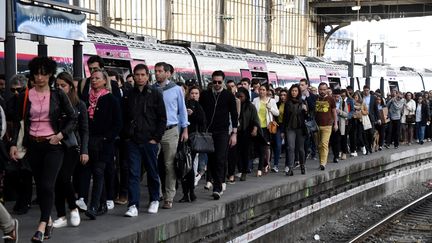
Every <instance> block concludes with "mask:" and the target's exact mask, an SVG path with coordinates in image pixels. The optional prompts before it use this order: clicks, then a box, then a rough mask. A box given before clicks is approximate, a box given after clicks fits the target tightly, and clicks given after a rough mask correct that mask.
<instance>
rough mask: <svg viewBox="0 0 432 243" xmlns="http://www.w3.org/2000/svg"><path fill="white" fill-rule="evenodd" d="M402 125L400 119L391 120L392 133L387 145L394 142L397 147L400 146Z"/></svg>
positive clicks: (389, 135) (390, 129)
mask: <svg viewBox="0 0 432 243" xmlns="http://www.w3.org/2000/svg"><path fill="white" fill-rule="evenodd" d="M400 126H401V123H400V120H391V122H390V128H389V131H390V133H389V134H388V138H389V140H387V142H388V144H387V145H390V144H391V143H393V144H394V146H395V147H399V137H400Z"/></svg>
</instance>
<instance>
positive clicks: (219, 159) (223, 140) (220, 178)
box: [208, 131, 229, 192]
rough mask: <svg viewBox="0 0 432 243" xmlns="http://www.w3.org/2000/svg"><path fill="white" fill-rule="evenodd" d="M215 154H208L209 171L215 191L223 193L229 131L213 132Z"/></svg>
mask: <svg viewBox="0 0 432 243" xmlns="http://www.w3.org/2000/svg"><path fill="white" fill-rule="evenodd" d="M213 142H214V145H215V152H214V153H209V154H208V170H209V172H210V174H211V178H212V179H213V183H214V184H213V185H214V186H213V191H214V192H221V191H222V183H223V182H224V181H225V178H224V176H225V168H226V164H227V155H228V142H229V134H228V131H222V132H213Z"/></svg>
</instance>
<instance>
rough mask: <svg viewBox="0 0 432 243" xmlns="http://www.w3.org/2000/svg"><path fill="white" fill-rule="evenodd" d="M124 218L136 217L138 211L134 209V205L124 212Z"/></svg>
mask: <svg viewBox="0 0 432 243" xmlns="http://www.w3.org/2000/svg"><path fill="white" fill-rule="evenodd" d="M124 216H126V217H136V216H138V209H137V208H136V206H135V205H132V206H130V207H129V208H128V210H127V211H126V213H125V214H124Z"/></svg>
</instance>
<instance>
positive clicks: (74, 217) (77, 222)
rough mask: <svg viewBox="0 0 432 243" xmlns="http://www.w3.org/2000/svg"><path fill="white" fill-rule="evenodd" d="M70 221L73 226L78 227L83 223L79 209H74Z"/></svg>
mask: <svg viewBox="0 0 432 243" xmlns="http://www.w3.org/2000/svg"><path fill="white" fill-rule="evenodd" d="M70 223H71V225H72V226H74V227H77V226H78V225H80V223H81V218H80V215H79V211H78V209H74V210H72V211H71V213H70Z"/></svg>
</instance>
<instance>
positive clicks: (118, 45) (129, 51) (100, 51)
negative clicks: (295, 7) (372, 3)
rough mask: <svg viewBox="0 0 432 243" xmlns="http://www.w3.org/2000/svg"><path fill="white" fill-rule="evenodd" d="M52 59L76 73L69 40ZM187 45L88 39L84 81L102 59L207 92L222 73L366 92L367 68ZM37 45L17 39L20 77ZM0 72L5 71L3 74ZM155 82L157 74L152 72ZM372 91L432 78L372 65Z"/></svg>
mask: <svg viewBox="0 0 432 243" xmlns="http://www.w3.org/2000/svg"><path fill="white" fill-rule="evenodd" d="M45 42H46V44H47V45H48V56H50V57H53V58H54V59H55V60H56V61H57V62H58V63H59V68H60V69H61V70H66V71H71V70H72V62H73V59H72V54H73V53H72V45H73V42H72V41H69V40H62V39H55V38H49V37H46V40H45ZM188 43H189V42H185V41H176V40H174V41H163V42H159V43H158V42H155V41H153V42H146V41H141V40H134V39H130V38H125V37H118V36H112V35H108V34H100V33H89V34H88V41H86V42H83V43H82V44H83V65H84V76H87V77H88V76H89V70H88V68H87V65H86V61H87V60H88V58H90V56H93V55H99V56H101V57H102V58H103V59H104V61H105V68H106V69H108V70H114V71H116V72H118V73H119V74H121V75H123V76H124V77H126V76H127V75H128V74H130V73H131V72H132V70H133V68H134V67H135V65H137V64H138V63H144V64H146V65H147V66H148V67H149V68H150V70H153V67H154V65H155V64H156V63H158V62H167V63H170V64H171V65H173V66H174V68H175V75H174V77H173V78H174V79H175V80H176V81H183V82H195V83H197V84H199V85H200V86H201V87H206V86H207V84H208V83H209V82H210V81H211V74H212V72H213V71H214V70H222V71H224V72H225V74H226V80H234V81H236V82H238V81H240V79H242V78H244V77H247V78H250V79H259V80H260V81H262V82H268V83H269V84H271V85H272V86H273V87H286V88H289V87H290V86H291V85H292V84H294V83H298V81H299V80H300V79H302V78H306V79H307V80H308V81H309V83H310V84H311V85H312V86H318V84H319V83H321V82H326V83H328V84H329V86H330V87H332V88H334V87H340V88H345V87H346V86H348V85H350V80H353V81H354V89H362V87H363V85H365V83H366V78H365V75H364V73H365V71H364V70H365V66H364V65H361V64H355V65H354V71H353V74H352V77H350V76H349V72H348V64H347V63H333V62H327V61H325V60H322V59H320V58H317V57H303V56H283V55H277V54H274V53H267V52H259V51H253V50H246V49H242V48H235V47H230V46H227V45H224V46H222V47H225V50H224V51H221V50H216V46H217V44H214V43H213V44H208V43H201V44H199V45H196V44H195V45H190V43H189V44H188ZM37 45H38V43H37V42H33V41H30V40H25V39H20V38H17V44H16V46H17V64H18V67H17V68H18V72H26V71H27V63H28V61H29V60H31V59H32V58H33V57H34V56H36V55H37V49H38V48H37ZM3 65H4V47H3V45H2V44H0V67H3ZM0 71H1V69H0ZM152 76H153V80H154V74H153V72H152ZM370 88H371V90H376V89H379V88H384V92H385V93H389V92H390V91H391V90H392V89H394V88H396V89H398V90H400V91H402V92H405V91H411V92H418V91H422V90H432V72H431V71H430V70H424V71H421V72H418V71H416V70H414V69H410V68H394V67H390V66H385V65H372V76H371V77H370Z"/></svg>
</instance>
